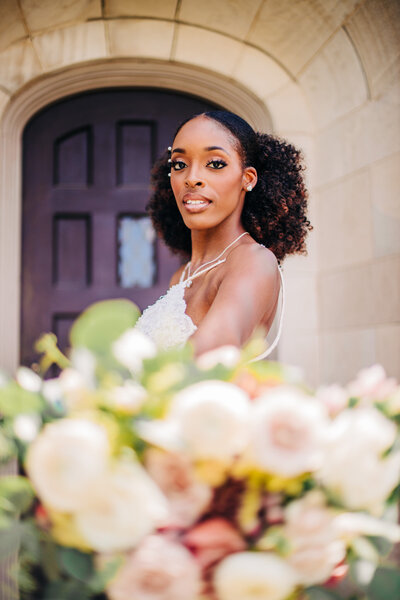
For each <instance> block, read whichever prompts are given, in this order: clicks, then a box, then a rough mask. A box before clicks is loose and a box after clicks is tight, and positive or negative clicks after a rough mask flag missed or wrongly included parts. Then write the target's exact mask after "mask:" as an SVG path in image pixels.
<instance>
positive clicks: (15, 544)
mask: <svg viewBox="0 0 400 600" xmlns="http://www.w3.org/2000/svg"><path fill="white" fill-rule="evenodd" d="M20 540H21V528H20V524H19V521H16V520H14V521H10V522H9V526H8V528H6V529H5V528H4V529H2V530H1V532H0V560H3V559H4V558H6V557H7V556H11V555H12V554H14V553H15V552H16V551H17V550H18V548H19V544H20Z"/></svg>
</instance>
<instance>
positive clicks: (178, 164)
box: [172, 160, 186, 171]
mask: <svg viewBox="0 0 400 600" xmlns="http://www.w3.org/2000/svg"><path fill="white" fill-rule="evenodd" d="M184 167H186V164H185V163H184V162H183V160H173V161H172V168H173V169H174V171H181V170H182V169H183V168H184Z"/></svg>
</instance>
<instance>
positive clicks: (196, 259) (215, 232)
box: [191, 223, 245, 269]
mask: <svg viewBox="0 0 400 600" xmlns="http://www.w3.org/2000/svg"><path fill="white" fill-rule="evenodd" d="M244 231H245V229H244V227H243V226H242V224H241V223H238V224H237V225H236V226H235V227H232V226H230V227H218V228H213V229H203V230H202V229H196V230H192V232H191V233H192V256H191V265H192V269H193V268H196V267H198V266H199V265H201V264H203V263H205V262H207V261H211V260H213V259H214V258H217V256H218V255H219V254H220V253H221V252H222V251H223V250H224V249H225V248H226V247H227V246H228V245H229V244H231V243H232V242H233V241H234V240H235V238H237V237H238V236H240V235H241V234H242V233H244Z"/></svg>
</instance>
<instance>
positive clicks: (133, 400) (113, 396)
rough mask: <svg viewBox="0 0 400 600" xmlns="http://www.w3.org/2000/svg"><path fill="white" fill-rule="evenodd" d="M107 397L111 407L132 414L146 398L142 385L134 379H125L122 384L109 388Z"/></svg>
mask: <svg viewBox="0 0 400 600" xmlns="http://www.w3.org/2000/svg"><path fill="white" fill-rule="evenodd" d="M108 398H109V401H110V404H111V407H112V408H114V409H115V410H118V411H120V412H122V413H126V414H134V413H136V412H138V411H139V410H140V408H141V407H142V406H143V403H144V401H145V400H146V398H147V392H146V390H145V389H144V387H143V386H141V385H140V384H139V383H136V382H135V381H125V382H124V384H123V385H120V386H117V387H114V388H113V389H112V390H110V392H109V394H108Z"/></svg>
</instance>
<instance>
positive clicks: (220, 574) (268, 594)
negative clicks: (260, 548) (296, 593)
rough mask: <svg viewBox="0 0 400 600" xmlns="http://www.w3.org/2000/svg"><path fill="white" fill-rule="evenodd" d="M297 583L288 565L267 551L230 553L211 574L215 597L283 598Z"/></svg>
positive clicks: (221, 599) (232, 599) (246, 599)
mask: <svg viewBox="0 0 400 600" xmlns="http://www.w3.org/2000/svg"><path fill="white" fill-rule="evenodd" d="M297 584H298V577H297V573H296V572H295V571H294V570H293V569H292V567H291V566H290V565H289V564H288V563H287V562H286V561H285V560H283V559H282V558H279V557H278V556H276V555H275V554H272V553H268V552H238V553H236V554H231V555H230V556H228V557H227V558H225V559H224V560H223V561H222V562H221V563H220V564H219V565H218V566H217V568H216V570H215V574H214V585H215V589H216V592H217V595H218V599H219V600H284V599H285V598H287V596H289V594H290V593H292V592H293V590H294V588H295V587H296V585H297Z"/></svg>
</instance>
